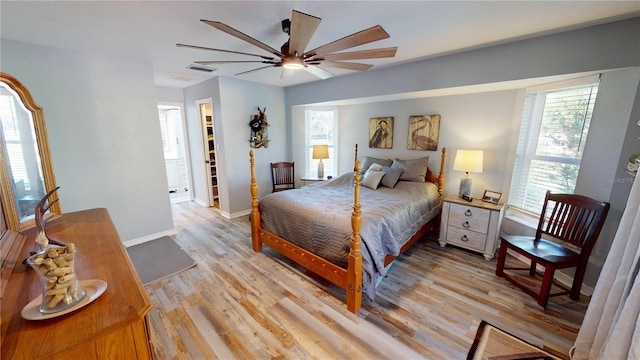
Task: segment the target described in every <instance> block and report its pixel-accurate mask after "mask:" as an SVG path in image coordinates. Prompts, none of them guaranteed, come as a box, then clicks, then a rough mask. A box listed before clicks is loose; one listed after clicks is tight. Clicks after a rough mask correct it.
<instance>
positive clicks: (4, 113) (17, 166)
mask: <svg viewBox="0 0 640 360" xmlns="http://www.w3.org/2000/svg"><path fill="white" fill-rule="evenodd" d="M16 98H17V96H16V95H12V94H11V93H10V92H9V90H7V89H6V88H4V87H0V130H2V131H3V135H4V141H5V146H6V150H7V157H8V158H9V164H10V166H9V168H10V169H11V176H12V180H13V181H14V183H15V184H16V186H17V187H19V188H18V189H14V190H17V191H18V192H19V193H20V194H22V195H23V193H24V192H29V191H31V185H32V182H33V180H36V178H35V175H37V174H32V175H33V176H29V169H28V168H27V164H26V163H25V161H24V160H23V159H25V158H28V159H30V158H34V163H39V161H40V160H39V158H38V155H37V152H36V149H35V148H33V147H31V148H30V147H29V145H30V144H29V142H26V143H23V141H22V138H28V139H30V140H31V139H32V137H31V136H30V134H34V133H35V132H34V130H33V122H32V121H31V118H30V117H29V113H28V112H27V111H26V110H24V109H23V108H22V107H21V104H20V103H19V102H17V101H16ZM21 133H24V134H21Z"/></svg>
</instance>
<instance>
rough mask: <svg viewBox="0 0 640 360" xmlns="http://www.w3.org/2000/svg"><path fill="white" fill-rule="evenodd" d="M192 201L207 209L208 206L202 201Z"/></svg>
mask: <svg viewBox="0 0 640 360" xmlns="http://www.w3.org/2000/svg"><path fill="white" fill-rule="evenodd" d="M193 201H194V202H195V203H196V204H198V205H201V206H204V207H209V204H207V203H206V202H204V201H203V200H202V199H193Z"/></svg>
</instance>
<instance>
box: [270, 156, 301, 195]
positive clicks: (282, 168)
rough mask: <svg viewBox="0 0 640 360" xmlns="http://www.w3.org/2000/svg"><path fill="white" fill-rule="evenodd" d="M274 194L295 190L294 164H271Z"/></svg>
mask: <svg viewBox="0 0 640 360" xmlns="http://www.w3.org/2000/svg"><path fill="white" fill-rule="evenodd" d="M271 182H272V183H273V192H276V191H282V190H289V189H295V187H296V185H295V164H294V163H293V162H277V163H271Z"/></svg>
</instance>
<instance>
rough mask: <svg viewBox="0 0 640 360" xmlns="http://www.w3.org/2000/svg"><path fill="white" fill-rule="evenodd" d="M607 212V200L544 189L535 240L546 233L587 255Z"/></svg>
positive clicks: (598, 233)
mask: <svg viewBox="0 0 640 360" xmlns="http://www.w3.org/2000/svg"><path fill="white" fill-rule="evenodd" d="M608 212H609V203H606V202H599V201H596V200H594V199H591V198H589V197H586V196H584V195H577V194H552V193H551V192H550V191H547V194H546V196H545V201H544V206H543V208H542V215H540V222H539V223H538V230H537V232H536V239H539V238H540V237H541V236H542V234H546V235H549V236H552V237H554V238H556V239H558V240H561V241H566V242H569V243H571V244H573V245H575V246H577V247H580V248H582V254H583V255H585V254H586V256H589V253H590V252H591V249H592V248H593V245H594V244H595V240H596V239H597V238H598V235H600V230H601V229H602V226H603V225H604V220H605V219H606V217H607V213H608Z"/></svg>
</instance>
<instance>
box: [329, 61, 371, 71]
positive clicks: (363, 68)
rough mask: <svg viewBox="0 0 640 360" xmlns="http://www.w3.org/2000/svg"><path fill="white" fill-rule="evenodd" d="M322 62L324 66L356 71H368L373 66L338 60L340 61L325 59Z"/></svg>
mask: <svg viewBox="0 0 640 360" xmlns="http://www.w3.org/2000/svg"><path fill="white" fill-rule="evenodd" d="M321 64H322V65H323V66H329V67H334V68H340V69H347V70H356V71H366V70H369V69H370V68H371V67H372V66H373V65H371V64H360V63H350V62H338V61H323V62H322V63H321Z"/></svg>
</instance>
